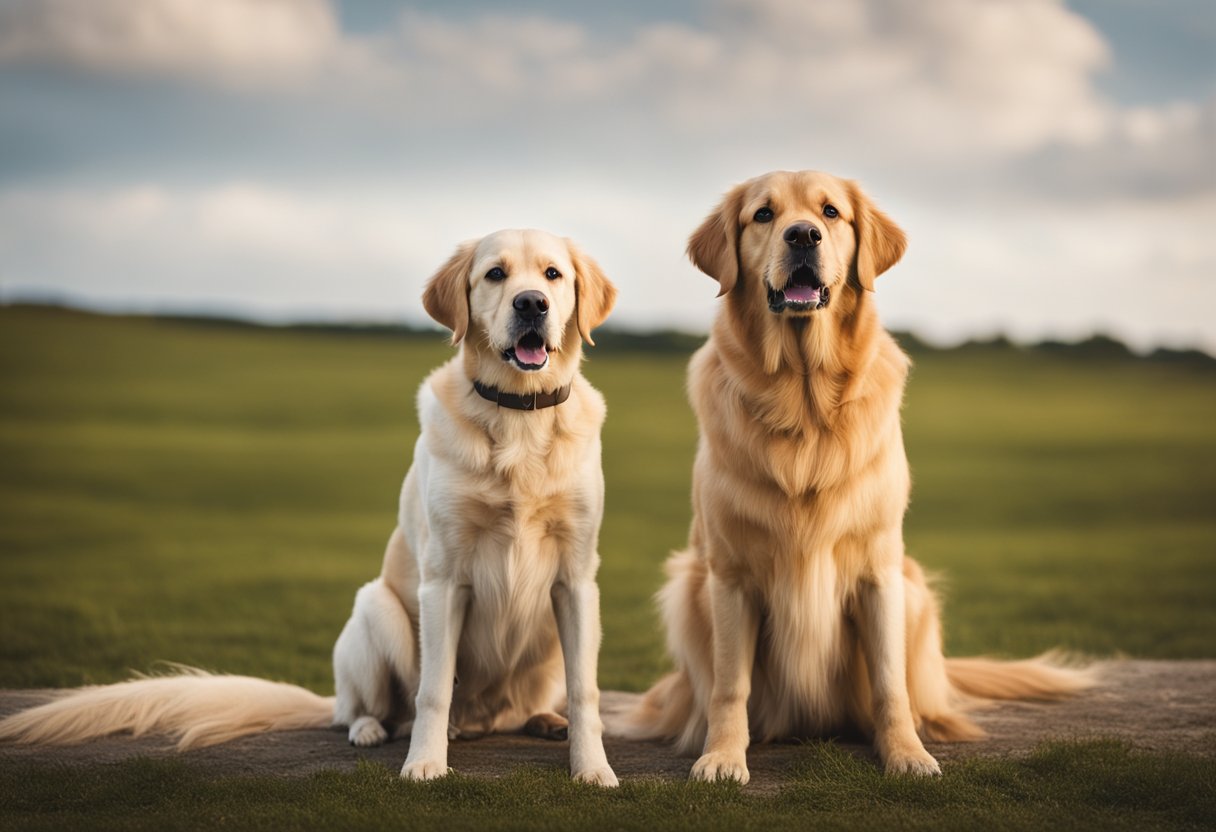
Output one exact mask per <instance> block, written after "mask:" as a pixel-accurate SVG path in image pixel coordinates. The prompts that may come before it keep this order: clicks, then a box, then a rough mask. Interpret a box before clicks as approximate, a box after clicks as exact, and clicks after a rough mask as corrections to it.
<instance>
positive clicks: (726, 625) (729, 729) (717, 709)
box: [689, 571, 760, 783]
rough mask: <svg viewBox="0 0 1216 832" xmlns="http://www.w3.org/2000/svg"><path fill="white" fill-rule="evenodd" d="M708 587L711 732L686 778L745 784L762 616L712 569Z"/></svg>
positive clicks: (745, 595) (740, 592)
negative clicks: (711, 657)
mask: <svg viewBox="0 0 1216 832" xmlns="http://www.w3.org/2000/svg"><path fill="white" fill-rule="evenodd" d="M709 590H710V609H711V614H712V617H713V652H714V672H713V677H714V681H713V690H712V692H711V693H710V698H709V713H708V716H709V735H708V736H707V737H706V738H705V750H704V751H703V752H702V754H701V759H699V760H697V762H696V764H695V765H693V767H692V772H691V773H690V775H689V777H690V778H691V779H693V780H709V781H713V780H738V781H739V782H740V783H746V782H747V781H748V778H749V777H750V775H749V774H748V771H747V745H748V741H749V736H748V723H747V698H748V696H750V695H751V687H752V666H753V664H754V663H755V661H756V638H757V635H758V632H759V626H760V617H759V615H758V614H757V610H756V606H755V604H754V603H753V602H752V600H751V599H750V598H748V597H747V594H746V593H745V592H743V591H742V590H741V589H740V588H738V587H735V586H731V585H729V584H727V583H726V582H724V581H723V580H722V579H721V578H718V577H717V576H715V575H714V574H713V572H712V571H711V572H710V575H709Z"/></svg>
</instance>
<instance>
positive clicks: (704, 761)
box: [688, 751, 751, 785]
mask: <svg viewBox="0 0 1216 832" xmlns="http://www.w3.org/2000/svg"><path fill="white" fill-rule="evenodd" d="M688 779H689V780H701V781H704V782H706V783H713V782H714V781H716V780H737V781H738V782H739V784H740V785H743V784H746V783H747V781H748V780H749V779H751V775H750V774H748V772H747V758H746V757H745V756H744V755H742V754H731V753H728V752H725V751H710V752H709V753H708V754H703V755H701V759H699V760H697V762H696V763H695V764H694V765H693V767H692V771H691V772H689V775H688Z"/></svg>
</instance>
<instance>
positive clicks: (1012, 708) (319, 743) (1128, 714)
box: [0, 660, 1216, 793]
mask: <svg viewBox="0 0 1216 832" xmlns="http://www.w3.org/2000/svg"><path fill="white" fill-rule="evenodd" d="M52 695H53V692H52V691H47V690H11V691H0V716H2V715H7V714H10V713H13V712H15V711H18V710H20V709H22V708H26V707H29V706H31V705H36V704H39V703H41V702H45V701H47V700H48V699H49V698H51V696H52ZM637 698H638V694H633V693H621V692H616V691H605V693H604V696H603V712H604V720H605V723H606V725H607V726H608V729H609V731H610V732H611V729H612V726H613V725H615V724H617V723H618V721H619V719H620V716H621V714H622V713H623V712H624V711H625V710H627V709H628V708H629V707H630V706H631V705H632V704H633V703H634V702H636V701H637ZM975 716H976V721H977V722H979V723H980V724H981V725H982V726H983V727H984V728H985V729H986V730H987V731H988V734H989V736H988V738H987V739H985V740H981V741H979V742H974V743H957V744H946V743H930V744H928V746H927V747H928V749H929V751H930V753H932V754H933V755H934V756H936V757H937V758H938V760H940V761H941V762H942V763H943V764H944V765H945V766H949V764H950V762H951V761H956V760H962V759H966V758H970V757H984V756H995V757H1001V756H1007V755H1018V754H1025V753H1027V752H1029V751H1030V750H1031V749H1033V748H1034V747H1035V746H1036V745H1038V744H1039V743H1041V742H1043V741H1045V740H1053V739H1091V738H1099V737H1100V738H1117V739H1121V740H1126V741H1128V742H1130V743H1132V744H1133V745H1134V746H1135V747H1137V748H1140V749H1144V750H1149V751H1182V752H1187V753H1192V754H1201V755H1204V756H1216V661H1212V660H1207V661H1126V662H1118V663H1113V664H1110V665H1107V666H1106V669H1105V672H1104V673H1103V677H1102V682H1101V684H1100V685H1099V686H1098V687H1097V688H1095V689H1093V690H1091V691H1089V692H1087V693H1085V694H1083V695H1082V696H1080V697H1078V698H1076V699H1073V700H1070V701H1066V702H1059V703H1051V704H1040V703H1023V702H1014V703H1009V702H1006V703H1000V704H998V705H996V706H994V707H991V708H989V709H986V710H982V711H979V712H977V713H976V715H975ZM840 744H841V745H842V746H843V747H845V748H848V749H850V750H852V751H855V753H857V754H860V755H863V756H866V757H871V758H872V757H873V754H872V752H871V751H870V749H869V747H868V745H866V744H864V743H857V742H849V741H841V742H840ZM407 747H408V743H407V742H405V741H396V742H390V743H388V744H386V745H383V746H381V747H379V748H370V749H369V748H354V747H352V746H350V745H349V744H348V743H347V741H346V732H345V730H337V729H334V730H311V731H289V732H283V733H277V734H262V735H257V736H252V737H246V738H244V739H241V740H236V741H234V742H230V743H227V744H224V745H219V746H214V747H212V748H204V749H198V750H194V751H188V752H184V753H180V754H179V752H177V751H176V750H174V749H173V747H172V746H171V745H170V744H169V743H168V741H167V740H166V739H165V738H163V737H160V738H142V739H132V738H130V737H123V736H116V737H111V738H107V739H104V740H99V741H96V742H91V743H88V744H86V745H80V746H73V747H68V748H62V747H61V748H30V747H23V746H15V745H0V763H4V764H11V763H17V764H20V763H22V762H27V763H62V764H68V765H89V764H97V763H101V764H106V763H114V762H118V761H121V760H125V759H129V758H132V757H174V756H180V757H181V758H182V759H184V760H186V761H189V762H191V763H194V764H197V765H201V766H203V767H206V768H209V769H214V770H216V771H217V772H218V773H222V774H231V775H244V774H263V775H264V774H270V775H279V776H300V775H306V774H310V773H312V772H314V771H318V770H320V769H351V768H353V767H354V766H355V765H356V764H357V763H358V761H360V760H369V761H373V762H376V763H379V764H381V765H385V766H388V767H390V768H393V769H394V770H395V769H397V768H399V767H400V766H401V764H402V762H403V761H404V759H405V753H406V750H407ZM606 747H607V751H608V759H609V761H610V762H611V763H612V766H613V768H614V769H615V770H616V772H617V774H618V775H619V776H620V777H621V778H622V779H639V778H646V777H659V778H665V779H676V780H683V779H684V778H686V777H687V776H688V771H689V769H690V768H691V767H692V763H693V762H694V760H693V758H691V757H681V756H678V755H676V754H675V753H673V751H672V750H671V749H670V748H668V747H666V746H665V745H663V744H661V743H654V742H636V741H628V740H620V739H611V738H610V739H608V740H607V741H606ZM800 753H801V748H800V745H799V744H797V743H789V744H770V745H753V746H752V748H751V749H750V751H749V752H748V764H749V768H750V770H751V778H752V779H751V784H750V785H749V786H748V787H747V789H748V791H752V792H756V793H761V792H769V791H773V790H775V789H777V788H778V787H779V786H780V785H781V783H782V782H783V781H784V780H785V778H786V776H787V772H788V771H789V769H790V768H791V765H792V764H793V763H794V762H795V761H796V760H797V758H798V755H799V754H800ZM448 761H449V763H450V765H451V766H452V767H453V768H454V769H455V770H457V771H460V772H462V773H465V774H471V775H477V776H485V777H495V776H499V775H502V774H504V773H506V772H507V771H509V770H511V769H512V768H514V767H517V766H523V765H532V766H545V767H559V768H565V767H566V766H567V744H566V743H565V742H554V741H548V740H542V739H534V738H531V737H524V736H504V735H499V736H491V737H485V738H483V739H479V740H469V741H461V740H457V741H455V742H453V743H452V745H451V748H450V751H449V758H448Z"/></svg>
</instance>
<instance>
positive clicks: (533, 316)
mask: <svg viewBox="0 0 1216 832" xmlns="http://www.w3.org/2000/svg"><path fill="white" fill-rule="evenodd" d="M511 305H512V306H514V307H515V313H516V314H517V315H519V317H521V318H523V319H524V320H525V321H538V320H540V319H541V318H543V317H545V314H546V313H548V311H549V299H548V298H547V297H545V296H544V295H543V294H542V293H540V292H537V291H536V290H535V289H533V290H530V291H527V292H520V293H519V294H518V295H516V296H515V300H514V301H513V302H512V303H511Z"/></svg>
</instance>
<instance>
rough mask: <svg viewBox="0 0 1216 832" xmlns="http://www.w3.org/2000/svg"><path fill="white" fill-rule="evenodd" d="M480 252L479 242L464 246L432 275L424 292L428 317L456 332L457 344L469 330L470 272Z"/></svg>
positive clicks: (454, 339) (453, 334)
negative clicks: (476, 254)
mask: <svg viewBox="0 0 1216 832" xmlns="http://www.w3.org/2000/svg"><path fill="white" fill-rule="evenodd" d="M476 251H477V243H475V242H469V243H462V244H461V245H460V247H459V248H457V249H456V252H455V254H453V255H452V256H451V257H449V258H448V261H447V262H446V263H444V264H443V265H442V266H440V267H439V271H437V272H435V274H434V275H432V276H431V279H430V280H428V281H427V284H426V289H425V290H424V291H423V293H422V305H423V306H424V307H425V308H426V312H427V314H428V315H430V316H431V317H432V318H434V319H435V320H436V321H438V322H439V323H441V324H443V325H444V326H446V327H447V328H448V329H450V330H452V344H453V345H455V344H459V343H460V342H461V341H462V340H463V339H464V336H465V333H466V332H468V330H469V271H470V270H471V269H472V268H473V254H474V253H475V252H476Z"/></svg>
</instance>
